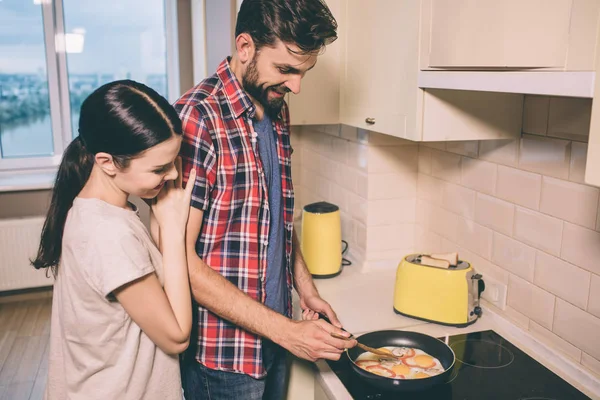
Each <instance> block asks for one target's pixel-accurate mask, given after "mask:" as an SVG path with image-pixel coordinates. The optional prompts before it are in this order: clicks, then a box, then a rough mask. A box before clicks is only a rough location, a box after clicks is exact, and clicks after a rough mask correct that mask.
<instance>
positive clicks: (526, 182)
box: [496, 165, 542, 210]
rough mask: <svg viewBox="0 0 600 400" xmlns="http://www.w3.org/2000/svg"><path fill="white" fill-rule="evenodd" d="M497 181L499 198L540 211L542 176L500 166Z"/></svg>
mask: <svg viewBox="0 0 600 400" xmlns="http://www.w3.org/2000/svg"><path fill="white" fill-rule="evenodd" d="M497 179H498V182H497V184H496V196H497V197H499V198H501V199H503V200H507V201H509V202H511V203H514V204H518V205H521V206H524V207H528V208H531V209H533V210H537V209H538V207H539V204H540V193H541V190H542V176H541V175H540V174H534V173H532V172H527V171H522V170H520V169H516V168H511V167H505V166H504V165H499V166H498V178H497Z"/></svg>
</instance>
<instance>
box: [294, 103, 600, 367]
mask: <svg viewBox="0 0 600 400" xmlns="http://www.w3.org/2000/svg"><path fill="white" fill-rule="evenodd" d="M590 109H591V101H590V100H584V99H567V98H549V97H541V96H527V97H526V100H525V110H524V119H523V132H524V133H523V135H522V136H521V137H520V138H518V139H515V140H502V141H472V142H441V143H421V144H419V145H418V146H417V145H414V144H410V143H407V142H405V141H403V140H401V139H394V138H389V137H383V136H381V135H377V134H372V133H370V132H364V131H360V130H356V129H352V128H349V127H345V126H342V127H341V128H339V127H337V126H318V127H303V128H301V129H296V130H295V131H294V132H293V134H294V136H299V138H298V137H296V141H295V147H296V151H297V152H298V151H300V152H301V156H300V157H298V155H296V156H295V157H296V159H295V160H294V162H295V163H296V165H295V169H296V170H298V167H299V169H300V172H299V173H297V175H296V176H295V177H294V179H295V182H296V185H297V186H298V187H299V203H300V204H301V205H304V204H306V203H309V202H312V201H318V200H323V199H325V200H329V201H332V202H334V203H336V204H338V205H340V207H341V208H342V211H343V213H342V216H343V222H342V223H343V225H344V237H345V238H348V239H349V240H350V242H351V243H353V244H354V248H355V249H358V250H359V251H358V254H359V255H360V256H362V259H361V260H362V261H364V262H363V263H362V268H366V269H369V268H377V267H383V268H395V267H396V265H397V263H398V261H399V260H400V259H401V257H402V255H404V254H407V253H410V252H413V251H419V252H433V251H436V252H440V251H443V252H445V251H458V252H459V255H460V256H461V258H463V259H465V260H468V261H470V262H471V263H473V265H474V267H475V268H476V269H477V270H478V271H480V272H481V273H482V274H483V275H484V278H485V277H486V276H487V277H488V278H489V279H493V280H495V281H499V282H502V283H504V284H505V285H507V286H508V296H507V307H506V309H505V310H500V309H497V308H496V309H495V311H497V312H499V313H500V314H502V315H504V316H506V317H507V318H508V319H510V320H511V321H512V322H514V323H515V324H517V325H518V326H520V327H522V328H523V329H526V330H528V331H529V332H530V333H531V334H532V335H533V336H534V337H536V338H537V339H539V340H540V341H541V342H544V343H545V344H547V345H549V346H551V347H552V348H554V349H555V350H557V351H559V352H560V353H562V354H564V355H566V356H567V357H569V358H571V359H572V360H574V361H575V362H578V363H581V364H582V365H583V366H584V367H585V368H587V369H589V370H590V371H592V372H593V373H595V374H597V375H598V376H600V361H599V360H600V339H598V332H600V262H598V260H600V213H599V210H598V207H599V196H600V190H599V189H598V188H595V187H591V186H587V185H585V184H584V183H583V176H584V171H585V163H586V155H587V135H588V128H589V119H590ZM417 147H418V158H417V161H416V162H415V159H414V155H415V153H416V151H417V149H416V148H417ZM298 148H300V150H298ZM415 172H418V173H417V174H415ZM415 175H416V177H415ZM415 186H416V193H415ZM298 215H300V214H298ZM411 225H412V226H414V231H413V233H414V237H411V234H410V233H409V232H410V227H411ZM353 255H354V254H353ZM484 305H485V306H487V307H488V308H494V306H493V305H491V304H489V303H487V302H485V303H484Z"/></svg>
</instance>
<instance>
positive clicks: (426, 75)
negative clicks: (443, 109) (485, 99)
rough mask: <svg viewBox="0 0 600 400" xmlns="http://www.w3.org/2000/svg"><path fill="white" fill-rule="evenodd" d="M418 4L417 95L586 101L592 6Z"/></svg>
mask: <svg viewBox="0 0 600 400" xmlns="http://www.w3.org/2000/svg"><path fill="white" fill-rule="evenodd" d="M421 5H422V13H421V39H420V40H421V42H420V43H421V51H420V63H419V67H420V69H421V72H420V75H419V86H420V87H421V88H437V89H459V90H480V91H493V92H507V93H526V94H543V95H555V96H570V97H588V98H589V97H592V96H593V82H594V69H595V67H594V63H595V57H596V52H595V46H596V32H597V30H598V26H599V21H600V2H599V1H597V0H525V1H524V0H503V1H497V0H421Z"/></svg>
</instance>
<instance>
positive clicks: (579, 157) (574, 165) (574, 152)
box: [569, 142, 588, 183]
mask: <svg viewBox="0 0 600 400" xmlns="http://www.w3.org/2000/svg"><path fill="white" fill-rule="evenodd" d="M587 151H588V144H587V143H579V142H572V143H571V164H570V166H569V180H570V181H573V182H577V183H585V182H584V179H585V164H586V162H587Z"/></svg>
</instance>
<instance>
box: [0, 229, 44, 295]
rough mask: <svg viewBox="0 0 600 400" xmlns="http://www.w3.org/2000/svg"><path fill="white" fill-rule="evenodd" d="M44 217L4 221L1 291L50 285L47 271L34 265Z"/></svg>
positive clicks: (0, 246) (0, 232) (0, 234)
mask: <svg viewBox="0 0 600 400" xmlns="http://www.w3.org/2000/svg"><path fill="white" fill-rule="evenodd" d="M43 225H44V218H43V217H34V218H18V219H3V220H0V291H6V290H17V289H27V288H34V287H40V286H50V285H52V283H53V279H52V278H48V277H46V270H39V271H38V270H36V269H35V268H33V266H31V263H30V261H29V260H30V259H32V258H33V257H34V256H35V255H36V253H37V250H38V246H39V243H40V234H41V231H42V226H43Z"/></svg>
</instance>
